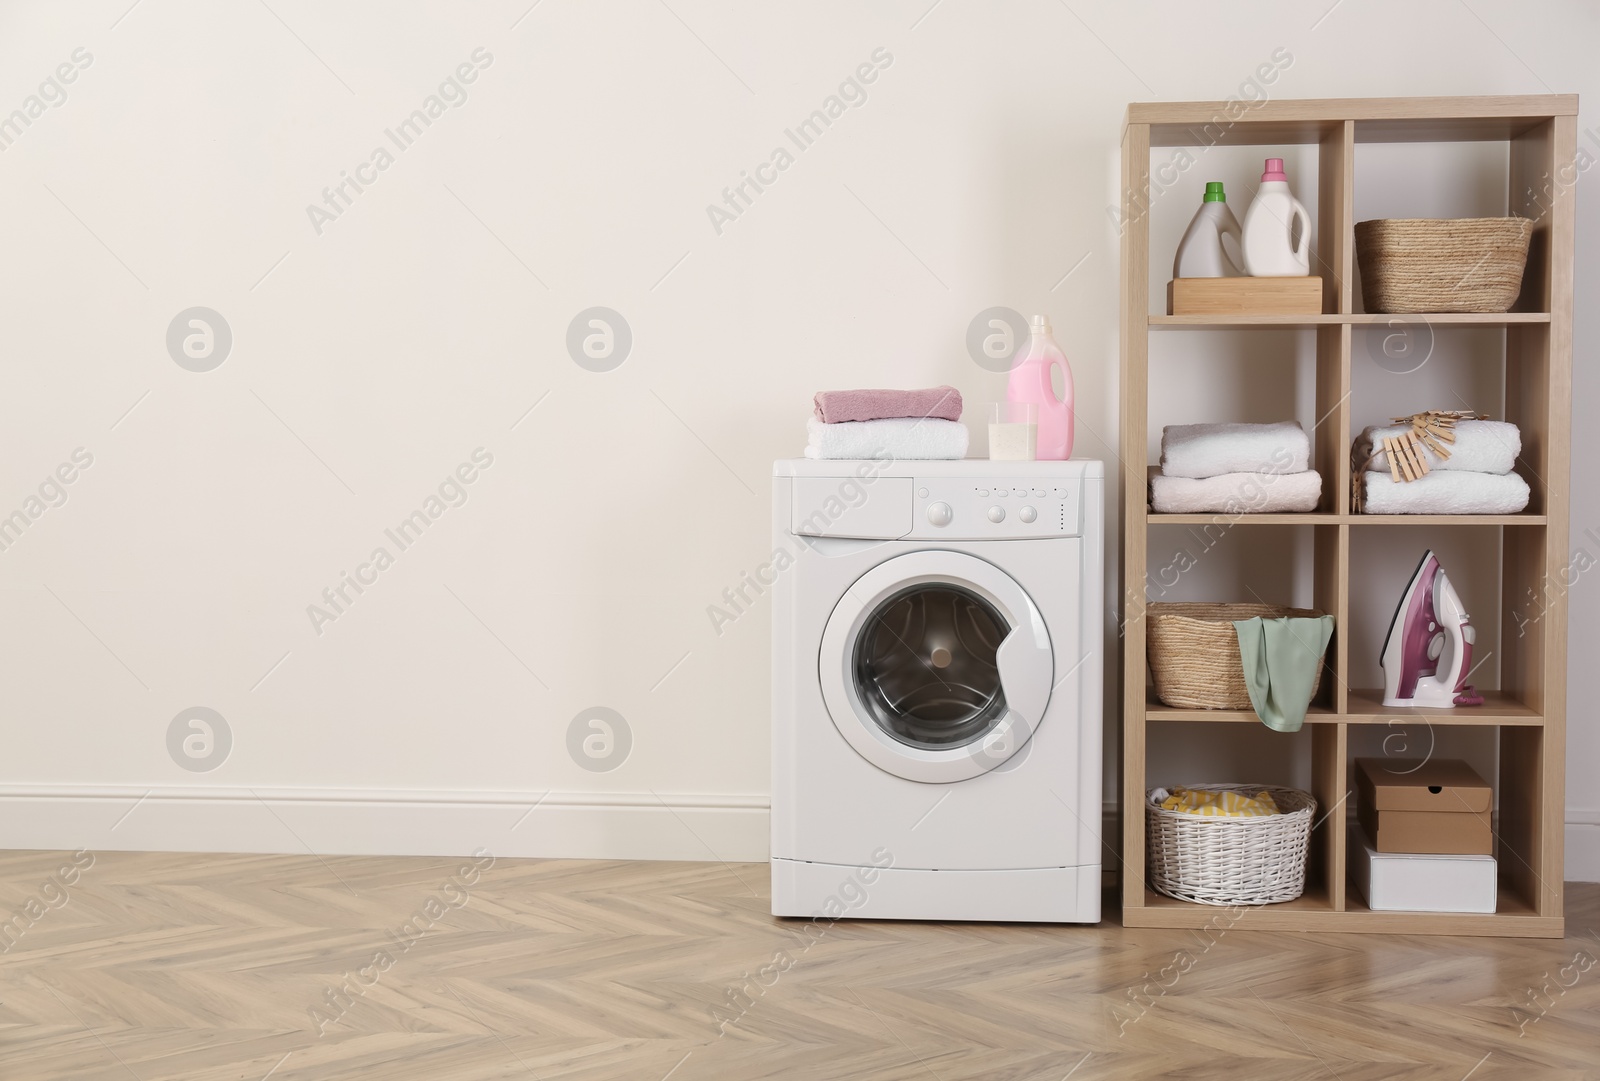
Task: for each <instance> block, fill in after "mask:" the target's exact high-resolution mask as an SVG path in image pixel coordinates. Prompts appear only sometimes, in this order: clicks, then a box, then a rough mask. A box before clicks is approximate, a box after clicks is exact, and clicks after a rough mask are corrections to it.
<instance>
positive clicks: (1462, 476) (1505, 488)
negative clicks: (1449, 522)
mask: <svg viewBox="0 0 1600 1081" xmlns="http://www.w3.org/2000/svg"><path fill="white" fill-rule="evenodd" d="M1366 484H1367V492H1366V501H1365V503H1363V505H1362V510H1363V511H1364V512H1365V513H1367V514H1518V513H1520V512H1521V511H1523V510H1525V509H1526V508H1527V506H1528V482H1527V481H1525V480H1523V479H1522V478H1521V477H1519V476H1517V475H1516V474H1515V473H1504V474H1500V473H1448V472H1445V471H1443V470H1441V471H1439V472H1437V473H1429V474H1428V475H1427V476H1425V477H1418V478H1417V479H1416V480H1410V481H1402V482H1401V483H1399V484H1396V483H1395V482H1394V479H1393V478H1392V477H1390V476H1389V474H1387V473H1370V472H1369V473H1368V474H1367V475H1366Z"/></svg>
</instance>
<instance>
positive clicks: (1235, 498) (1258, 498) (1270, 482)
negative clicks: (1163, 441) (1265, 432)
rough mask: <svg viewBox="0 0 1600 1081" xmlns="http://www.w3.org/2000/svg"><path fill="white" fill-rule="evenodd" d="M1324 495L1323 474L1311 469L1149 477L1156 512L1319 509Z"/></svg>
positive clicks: (1151, 499) (1219, 512) (1241, 512)
mask: <svg viewBox="0 0 1600 1081" xmlns="http://www.w3.org/2000/svg"><path fill="white" fill-rule="evenodd" d="M1321 497H1322V477H1321V475H1320V474H1318V473H1317V472H1316V471H1315V470H1310V469H1308V470H1303V471H1301V472H1299V473H1224V474H1223V475H1222V476H1220V477H1200V478H1194V477H1163V476H1161V475H1159V474H1157V475H1155V476H1152V477H1151V478H1150V509H1151V510H1152V511H1154V512H1155V513H1157V514H1210V513H1216V514H1284V513H1289V512H1297V511H1311V510H1316V509H1317V500H1318V499H1320V498H1321Z"/></svg>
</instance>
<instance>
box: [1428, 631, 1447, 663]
mask: <svg viewBox="0 0 1600 1081" xmlns="http://www.w3.org/2000/svg"><path fill="white" fill-rule="evenodd" d="M1443 652H1444V635H1443V634H1436V635H1434V636H1433V637H1432V638H1430V639H1428V660H1430V661H1436V660H1438V659H1439V654H1441V653H1443Z"/></svg>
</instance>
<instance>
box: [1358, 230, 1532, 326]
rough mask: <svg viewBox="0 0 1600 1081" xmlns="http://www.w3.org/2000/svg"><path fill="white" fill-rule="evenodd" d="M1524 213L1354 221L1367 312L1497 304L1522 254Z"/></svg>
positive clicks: (1514, 289)
mask: <svg viewBox="0 0 1600 1081" xmlns="http://www.w3.org/2000/svg"><path fill="white" fill-rule="evenodd" d="M1532 232H1533V223H1532V222H1531V221H1529V220H1528V219H1527V218H1456V219H1448V218H1441V219H1430V218H1380V219H1377V220H1375V221H1363V222H1357V223H1356V262H1357V264H1358V265H1359V266H1360V267H1361V298H1362V300H1363V301H1364V302H1365V303H1366V307H1367V311H1369V312H1503V311H1509V310H1510V309H1511V305H1512V304H1514V303H1516V300H1517V294H1518V293H1519V292H1520V291H1521V289H1522V269H1523V267H1524V266H1525V265H1526V264H1527V262H1528V238H1529V237H1530V236H1531V235H1532Z"/></svg>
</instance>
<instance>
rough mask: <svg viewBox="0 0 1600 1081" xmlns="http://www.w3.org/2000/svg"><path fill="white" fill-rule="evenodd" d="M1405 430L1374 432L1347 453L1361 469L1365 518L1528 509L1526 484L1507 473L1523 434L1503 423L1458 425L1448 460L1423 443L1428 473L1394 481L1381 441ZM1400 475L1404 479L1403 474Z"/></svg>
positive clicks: (1398, 427)
mask: <svg viewBox="0 0 1600 1081" xmlns="http://www.w3.org/2000/svg"><path fill="white" fill-rule="evenodd" d="M1410 430H1411V425H1409V424H1392V425H1383V426H1374V427H1371V428H1368V429H1366V430H1365V431H1363V432H1362V433H1361V436H1360V438H1358V439H1357V440H1356V442H1355V446H1354V447H1353V448H1352V450H1351V457H1352V458H1353V459H1354V461H1353V463H1352V464H1353V465H1354V466H1355V468H1356V469H1358V470H1360V469H1362V468H1365V469H1366V473H1365V475H1364V476H1363V477H1362V483H1363V484H1365V485H1366V492H1365V499H1364V500H1363V502H1362V510H1363V512H1365V513H1367V514H1518V513H1520V512H1522V511H1523V510H1526V509H1527V506H1528V482H1527V481H1525V480H1523V479H1522V478H1521V477H1519V476H1517V475H1516V474H1515V473H1513V472H1511V467H1512V466H1513V465H1515V464H1516V461H1517V455H1518V454H1520V453H1522V433H1521V432H1520V431H1519V430H1518V429H1517V426H1516V425H1515V424H1511V423H1508V422H1506V421H1503V420H1463V421H1460V422H1458V423H1457V424H1456V426H1455V437H1456V441H1455V442H1454V443H1451V444H1450V445H1449V447H1450V457H1448V458H1441V457H1440V456H1439V455H1438V454H1436V453H1434V451H1433V450H1432V449H1430V448H1429V447H1428V446H1427V444H1426V443H1424V444H1423V445H1422V456H1423V457H1424V458H1426V459H1427V462H1428V468H1429V469H1430V470H1431V472H1428V473H1425V474H1424V475H1422V476H1420V477H1418V478H1417V479H1416V480H1410V481H1407V480H1401V481H1396V480H1395V479H1394V477H1393V475H1391V473H1390V471H1389V456H1388V455H1387V454H1385V453H1384V452H1383V441H1384V439H1386V438H1392V437H1396V436H1400V435H1404V434H1405V433H1406V432H1409V431H1410ZM1402 475H1403V474H1402Z"/></svg>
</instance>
